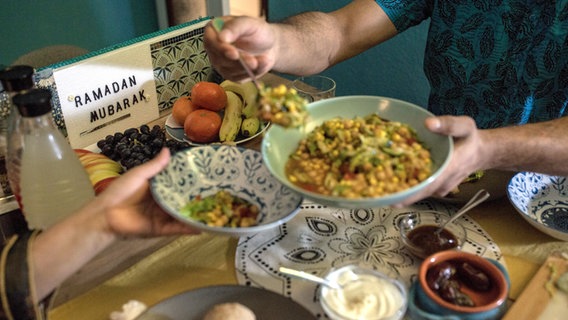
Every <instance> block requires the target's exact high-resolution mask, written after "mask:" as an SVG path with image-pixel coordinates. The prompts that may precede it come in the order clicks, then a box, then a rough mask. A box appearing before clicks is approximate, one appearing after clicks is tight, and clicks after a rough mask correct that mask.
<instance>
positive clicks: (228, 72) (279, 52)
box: [204, 0, 396, 80]
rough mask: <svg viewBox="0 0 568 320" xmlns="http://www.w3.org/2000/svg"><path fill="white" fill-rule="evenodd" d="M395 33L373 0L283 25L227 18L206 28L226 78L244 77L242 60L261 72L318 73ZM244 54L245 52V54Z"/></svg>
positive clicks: (209, 48) (212, 56) (212, 54)
mask: <svg viewBox="0 0 568 320" xmlns="http://www.w3.org/2000/svg"><path fill="white" fill-rule="evenodd" d="M395 34H396V29H395V27H394V25H393V24H392V22H391V21H390V20H389V19H388V17H387V15H386V14H385V13H384V11H383V10H382V9H381V8H380V6H379V5H377V4H376V3H375V2H374V1H372V0H355V1H353V2H351V3H350V4H348V5H347V6H345V7H343V8H341V9H339V10H337V11H334V12H331V13H322V12H307V13H302V14H299V15H297V16H293V17H290V18H288V19H287V20H285V21H283V22H282V23H273V24H268V23H266V22H265V21H263V20H262V19H254V18H250V17H238V18H235V17H227V18H226V23H225V27H224V29H223V30H222V31H221V32H220V33H219V34H217V33H216V32H215V31H214V30H213V28H211V27H208V28H206V30H205V35H204V37H205V48H206V50H207V52H208V54H209V58H210V59H211V62H212V63H213V65H214V66H215V67H216V68H217V70H219V72H220V73H221V74H222V75H223V76H225V77H226V78H231V79H234V80H244V79H246V77H247V76H246V74H245V73H244V72H243V71H242V68H241V67H240V65H238V62H237V59H238V55H239V51H238V49H237V48H239V49H240V50H242V51H243V52H242V55H243V57H244V59H245V61H246V63H247V64H248V65H249V66H250V67H251V68H252V69H253V70H255V72H256V74H257V75H259V76H260V75H263V74H265V73H266V72H268V71H270V70H275V71H279V72H285V73H290V74H298V75H307V74H314V73H318V72H320V71H322V70H324V69H326V68H328V67H330V66H332V65H334V64H337V63H339V62H341V61H343V60H345V59H348V58H350V57H353V56H355V55H357V54H359V53H361V52H363V51H365V50H367V49H369V48H371V47H372V46H375V45H377V44H379V43H381V42H383V41H385V40H387V39H389V38H391V37H392V36H394V35H395ZM245 52H246V53H245Z"/></svg>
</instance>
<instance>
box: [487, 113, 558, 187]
mask: <svg viewBox="0 0 568 320" xmlns="http://www.w3.org/2000/svg"><path fill="white" fill-rule="evenodd" d="M481 134H482V139H483V141H484V144H485V145H486V146H487V148H486V150H485V151H484V150H482V152H484V153H485V156H484V157H483V158H484V159H485V161H486V163H485V164H484V167H485V168H496V169H503V170H511V171H534V172H541V173H546V174H551V175H564V176H568V117H563V118H559V119H556V120H552V121H547V122H540V123H534V124H527V125H522V126H513V127H505V128H499V129H490V130H482V131H481Z"/></svg>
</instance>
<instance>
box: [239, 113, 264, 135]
mask: <svg viewBox="0 0 568 320" xmlns="http://www.w3.org/2000/svg"><path fill="white" fill-rule="evenodd" d="M258 130H260V119H259V118H258V117H252V118H245V119H244V120H243V123H242V124H241V135H242V136H243V137H251V136H253V135H255V134H256V133H257V132H258Z"/></svg>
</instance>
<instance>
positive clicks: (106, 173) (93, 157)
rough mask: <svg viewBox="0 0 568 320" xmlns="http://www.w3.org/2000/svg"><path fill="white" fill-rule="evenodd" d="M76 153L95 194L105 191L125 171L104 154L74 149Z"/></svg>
mask: <svg viewBox="0 0 568 320" xmlns="http://www.w3.org/2000/svg"><path fill="white" fill-rule="evenodd" d="M74 151H75V154H76V155H77V157H78V158H79V161H80V162H81V164H82V165H83V167H84V168H85V171H87V174H88V175H89V179H90V180H91V184H92V186H93V188H94V190H95V194H99V193H101V192H102V191H103V190H105V189H106V188H107V186H108V185H109V184H110V183H111V182H112V181H113V180H114V179H116V178H118V177H119V176H120V175H121V173H122V172H123V171H124V169H123V168H122V166H121V165H120V163H118V162H116V161H114V160H112V159H110V158H109V157H107V156H105V155H104V154H101V153H98V152H92V151H89V150H86V149H74Z"/></svg>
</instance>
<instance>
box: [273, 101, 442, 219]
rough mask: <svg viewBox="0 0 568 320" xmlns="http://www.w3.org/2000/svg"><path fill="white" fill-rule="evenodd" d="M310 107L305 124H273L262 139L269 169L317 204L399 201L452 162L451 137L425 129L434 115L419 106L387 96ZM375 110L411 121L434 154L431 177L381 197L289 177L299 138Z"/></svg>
mask: <svg viewBox="0 0 568 320" xmlns="http://www.w3.org/2000/svg"><path fill="white" fill-rule="evenodd" d="M307 109H308V112H309V120H308V123H306V125H305V126H304V127H300V128H282V127H281V126H274V125H273V126H271V127H270V128H269V129H268V131H267V132H266V135H265V136H264V139H263V140H262V156H263V158H264V161H265V163H266V165H267V167H268V169H269V170H270V172H272V174H273V175H274V176H275V177H276V178H277V179H278V180H280V182H282V184H284V185H286V186H288V187H289V188H290V189H293V190H295V191H296V192H299V193H301V194H303V195H304V197H306V198H309V199H311V200H313V201H315V202H317V203H320V204H324V205H328V206H331V207H340V208H372V207H381V206H388V205H391V204H395V203H399V202H401V201H403V200H405V199H407V198H408V197H410V196H412V195H414V194H416V193H417V192H419V191H421V190H422V189H424V188H425V187H426V186H427V185H429V184H430V183H432V182H433V181H434V180H435V179H436V178H437V177H438V176H439V175H440V174H441V172H442V171H443V170H444V168H445V167H446V166H447V164H448V163H449V159H450V155H451V153H452V151H453V142H452V139H451V138H450V137H448V136H443V135H439V134H435V133H432V132H431V131H429V130H428V129H426V127H425V126H424V120H425V119H426V118H427V117H430V116H433V115H432V113H430V112H429V111H427V110H426V109H424V108H421V107H419V106H417V105H414V104H411V103H408V102H405V101H401V100H396V99H391V98H385V97H375V96H343V97H336V98H329V99H325V100H320V101H316V102H313V103H310V104H308V107H307ZM373 113H376V114H378V115H379V116H380V117H382V118H384V119H388V120H391V121H399V122H401V123H405V124H408V125H410V126H411V127H412V128H414V129H415V130H416V133H417V134H418V139H419V140H420V141H421V142H423V143H424V144H425V145H426V147H427V148H429V150H430V154H431V156H432V162H433V169H432V175H431V176H430V177H429V178H427V179H426V180H424V181H422V182H420V183H419V184H417V185H415V186H413V187H411V188H409V189H406V190H403V191H400V192H396V193H392V194H388V195H385V196H382V197H374V198H357V199H348V198H340V197H333V196H326V195H322V194H318V193H315V192H310V191H307V190H305V189H303V188H300V187H299V186H297V185H295V184H293V183H292V182H290V181H289V180H288V178H287V177H286V174H285V171H284V167H285V164H286V161H287V160H288V157H289V156H290V154H292V153H293V152H294V151H295V150H296V148H297V147H298V144H299V142H300V140H301V139H303V138H304V137H305V136H307V134H308V133H309V132H310V131H312V130H313V129H314V128H315V127H317V126H318V125H320V124H322V123H323V122H324V121H326V120H329V119H332V118H335V117H342V118H347V119H353V118H354V117H356V116H361V117H362V116H366V115H369V114H373Z"/></svg>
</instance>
